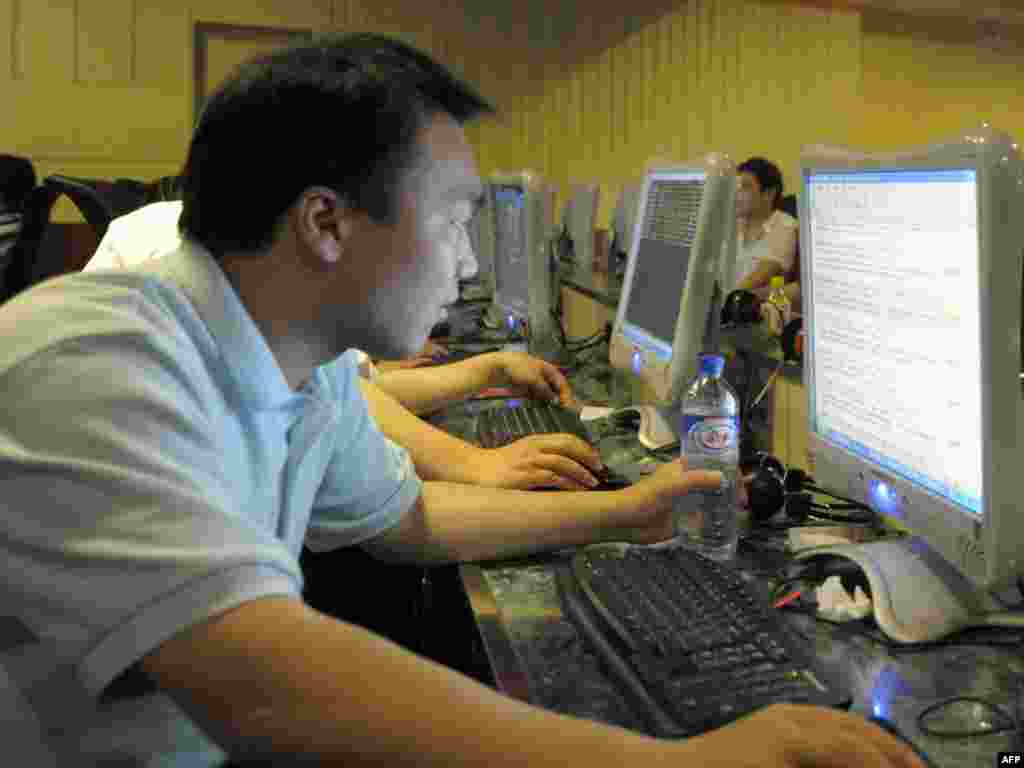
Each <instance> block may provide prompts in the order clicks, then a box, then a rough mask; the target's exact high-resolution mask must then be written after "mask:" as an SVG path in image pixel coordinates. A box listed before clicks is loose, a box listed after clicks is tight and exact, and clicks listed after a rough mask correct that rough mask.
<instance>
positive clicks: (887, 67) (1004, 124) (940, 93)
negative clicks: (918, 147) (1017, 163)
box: [856, 12, 1024, 147]
mask: <svg viewBox="0 0 1024 768" xmlns="http://www.w3.org/2000/svg"><path fill="white" fill-rule="evenodd" d="M863 28H864V30H863V49H864V95H865V100H864V113H863V116H862V118H863V119H862V121H861V123H860V125H859V126H858V130H857V131H856V136H857V139H858V140H859V141H860V142H862V143H863V145H864V146H866V147H900V146H907V145H915V144H919V143H921V142H922V141H941V140H943V139H946V138H949V137H951V136H954V135H956V134H958V133H961V132H962V131H963V130H965V129H966V128H969V127H971V126H976V125H978V124H979V123H981V122H982V121H989V122H991V124H992V125H994V126H995V127H997V128H999V129H1000V130H1003V131H1007V132H1008V133H1010V134H1011V135H1013V136H1014V137H1017V138H1022V137H1024V89H1022V88H1021V87H1020V86H1021V73H1022V72H1024V30H1022V29H1020V28H1010V29H1009V30H1008V32H1007V35H1006V48H1005V49H1004V50H993V49H992V48H991V47H990V46H987V45H983V44H979V34H978V28H977V27H976V26H975V25H974V24H972V23H970V22H965V21H962V20H956V19H908V18H907V17H905V16H897V15H893V14H886V13H881V12H873V13H865V14H864V21H863Z"/></svg>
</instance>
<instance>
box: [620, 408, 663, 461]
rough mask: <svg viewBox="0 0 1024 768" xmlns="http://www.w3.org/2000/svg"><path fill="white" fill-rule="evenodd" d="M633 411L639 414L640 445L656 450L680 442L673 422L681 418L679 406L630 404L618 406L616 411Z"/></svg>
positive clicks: (638, 436) (638, 432) (638, 433)
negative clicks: (623, 406) (622, 406)
mask: <svg viewBox="0 0 1024 768" xmlns="http://www.w3.org/2000/svg"><path fill="white" fill-rule="evenodd" d="M629 412H633V413H636V414H637V415H638V416H639V419H640V421H639V424H638V431H637V436H636V438H637V440H639V441H640V445H642V446H644V447H645V448H648V449H649V450H652V451H656V450H659V449H661V448H668V447H669V446H672V445H678V444H679V435H677V434H676V431H675V429H674V428H673V426H672V425H673V424H675V423H677V422H678V420H679V412H678V408H667V407H664V406H660V405H629V406H626V407H625V408H616V409H615V413H629Z"/></svg>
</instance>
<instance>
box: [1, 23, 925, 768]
mask: <svg viewBox="0 0 1024 768" xmlns="http://www.w3.org/2000/svg"><path fill="white" fill-rule="evenodd" d="M487 110H488V106H487V104H486V103H485V102H483V101H482V100H481V99H480V98H479V97H478V96H476V94H474V93H473V91H472V90H470V89H469V88H468V87H466V86H464V85H463V84H462V83H460V82H458V81H457V80H455V79H454V78H453V77H452V76H451V75H450V74H449V73H448V72H447V71H446V70H444V69H443V68H442V67H440V66H439V65H438V64H436V63H435V62H433V61H432V60H430V59H429V58H427V57H426V56H424V55H423V54H421V53H419V52H418V51H415V50H413V49H410V48H408V47H407V46H405V45H403V44H400V43H397V42H395V41H390V40H387V39H385V38H380V37H376V36H354V37H349V38H341V39H332V38H328V39H325V40H316V41H313V42H310V43H307V44H304V45H302V46H300V47H297V48H293V49H288V50H285V51H280V52H277V53H274V54H271V55H270V56H268V57H265V58H263V59H260V60H257V61H254V62H251V63H249V64H248V65H247V66H245V67H244V68H243V69H241V70H240V71H239V72H237V73H235V74H234V75H233V76H232V77H230V78H229V79H228V80H227V81H226V82H225V84H224V85H222V86H221V87H220V88H219V89H218V91H217V92H216V93H215V94H214V95H213V97H212V98H211V100H210V102H209V104H208V105H207V108H206V110H205V111H204V114H203V116H202V119H201V120H200V122H199V125H198V126H197V128H196V132H195V134H194V136H193V138H192V141H191V144H190V147H189V154H188V159H187V162H186V166H185V170H184V173H183V188H184V194H183V199H184V207H183V213H182V221H181V223H182V231H183V233H184V234H185V238H184V241H183V243H182V245H181V247H180V248H179V249H177V250H175V251H174V252H172V253H169V254H167V255H166V256H164V257H163V258H161V259H159V260H157V261H156V262H154V263H153V264H152V265H151V266H149V267H148V268H147V269H145V270H143V269H138V270H130V271H122V272H96V273H82V274H76V275H71V276H67V277H63V278H59V279H57V280H52V281H49V282H46V283H43V284H41V285H39V286H36V287H35V288H33V289H30V290H28V291H26V292H24V293H22V294H20V295H19V296H17V297H16V298H15V299H13V300H12V301H10V302H8V303H6V304H5V305H3V307H2V308H0V337H2V338H3V339H4V343H3V344H2V345H0V391H3V392H4V395H5V404H6V407H5V409H4V410H3V412H2V414H0V467H2V470H3V478H4V485H3V494H0V526H2V531H3V535H2V536H0V552H2V556H0V568H2V569H3V578H2V580H0V585H2V586H0V589H2V590H3V597H2V600H0V605H2V606H3V611H4V614H5V616H4V618H5V621H4V624H3V626H2V627H0V632H3V640H4V642H3V643H2V644H0V669H2V670H3V672H4V676H3V677H2V678H0V683H2V684H3V688H2V689H0V694H3V695H2V696H0V706H3V708H4V711H3V712H2V713H0V728H2V729H3V733H2V734H0V737H2V738H3V742H4V744H5V749H6V750H7V754H8V755H10V757H11V758H12V759H17V760H18V761H20V763H21V764H25V765H33V766H34V765H46V764H56V765H61V766H87V765H104V766H110V765H117V766H122V767H123V766H139V765H145V766H179V765H180V766H210V765H216V764H217V763H218V762H219V761H221V760H223V759H224V757H225V753H226V752H228V753H231V757H232V759H246V758H259V759H265V760H266V761H268V762H270V763H275V764H282V763H285V762H287V763H289V764H291V763H293V762H295V763H299V762H310V763H313V762H315V763H316V764H331V765H334V764H337V765H357V764H359V765H362V764H366V765H446V766H460V765H487V766H512V765H569V764H577V763H578V764H583V765H588V766H616V767H618V766H622V765H626V764H658V765H693V766H696V765H707V764H712V763H715V764H730V765H747V766H752V765H760V766H765V765H768V766H796V765H818V766H826V765H828V766H833V765H840V764H850V765H860V766H873V767H878V768H880V767H881V766H904V767H905V768H911V766H919V765H920V764H919V763H918V762H917V761H915V759H914V758H913V756H912V754H911V752H910V751H909V749H907V748H906V747H904V746H902V745H901V744H900V743H899V742H898V741H897V740H896V739H895V738H893V737H891V736H889V735H887V734H885V733H884V732H882V731H881V730H880V729H878V728H875V727H873V726H871V725H869V724H868V723H867V722H866V721H864V720H863V719H862V718H859V717H855V716H850V715H847V714H845V713H840V712H834V711H826V710H820V709H815V708H808V707H795V706H794V707H775V708H769V709H766V710H764V711H762V712H760V713H758V714H756V715H754V716H752V717H749V718H746V719H745V720H742V721H740V722H737V723H735V724H733V725H731V726H728V727H725V728H722V729H720V730H718V731H715V732H712V733H709V734H705V735H703V736H701V737H699V738H695V739H690V740H687V741H682V742H660V741H657V740H654V739H650V738H647V737H644V736H641V735H638V734H635V733H629V732H626V731H623V730H620V729H616V728H611V727H607V726H604V725H600V724H597V723H592V722H586V721H582V720H576V719H573V718H570V717H564V716H560V715H556V714H552V713H547V712H542V711H540V710H537V709H535V708H533V707H530V706H528V705H526V704H523V703H522V702H517V701H514V700H512V699H510V698H507V697H504V696H501V695H499V694H497V693H495V692H494V691H492V690H490V689H488V688H486V687H484V686H482V685H479V684H477V683H475V682H473V681H472V680H469V679H468V678H465V677H462V676H460V675H458V674H457V673H454V672H452V671H450V670H447V669H444V668H442V667H439V666H437V665H434V664H431V663H429V662H426V661H424V660H422V659H420V658H418V657H416V656H414V655H413V654H410V653H408V652H406V651H403V650H402V649H400V648H398V647H397V646H395V645H393V644H391V643H388V642H387V641H384V640H382V639H381V638H379V637H377V636H375V635H373V634H371V633H369V632H367V631H365V630H361V629H359V628H357V627H353V626H351V625H349V624H345V623H343V622H339V621H336V620H333V619H329V618H327V617H325V616H323V615H321V614H319V613H317V612H315V611H313V610H311V609H310V608H308V607H307V606H305V605H304V604H303V602H302V600H301V599H300V591H301V575H300V571H299V567H298V564H297V561H296V558H297V554H298V550H299V547H300V546H301V544H302V541H303V539H304V538H305V539H307V540H308V541H309V543H310V544H311V545H314V546H316V547H319V548H327V547H340V546H350V545H355V544H359V545H361V546H363V547H364V548H366V549H368V550H369V551H371V552H372V553H374V554H376V555H378V556H379V557H381V558H388V559H394V560H398V561H403V562H422V563H433V562H444V561H455V560H473V559H486V558H493V557H503V556H511V555H516V554H520V553H526V552H530V551H536V550H544V549H555V548H561V547H567V546H575V545H579V544H584V543H587V542H594V541H603V540H626V541H636V542H653V541H658V540H661V539H664V538H665V537H667V536H668V535H669V534H670V533H671V509H672V507H673V504H674V502H675V500H676V499H677V498H678V497H679V496H680V495H682V494H685V493H686V492H687V491H688V490H690V489H693V488H696V487H716V486H717V485H718V483H719V482H720V475H719V474H718V473H716V472H687V471H685V467H684V466H683V464H682V463H681V462H675V463H672V464H669V465H666V466H665V467H663V468H661V469H660V470H659V471H658V472H656V473H655V474H654V475H652V476H651V477H650V478H648V479H647V480H646V481H644V482H642V483H639V484H637V485H634V486H632V487H630V488H628V489H625V490H622V491H615V492H608V493H584V492H581V493H572V492H567V493H561V494H550V493H549V494H544V493H529V492H524V491H510V490H502V489H492V488H480V487H474V486H469V485H459V484H454V483H444V482H423V481H421V480H420V479H419V478H418V477H417V476H416V474H415V473H414V472H413V471H412V466H411V464H410V462H409V459H408V456H407V455H406V453H405V452H404V451H403V450H401V449H400V448H397V447H396V446H395V445H394V444H393V443H391V442H389V441H388V440H386V439H385V438H384V437H383V436H382V435H381V434H380V432H379V431H378V430H377V429H376V428H375V426H374V425H373V423H372V421H371V419H370V418H369V416H368V414H367V411H366V408H365V403H364V401H363V400H362V398H361V397H359V396H358V394H357V393H358V387H357V383H356V372H355V369H354V367H353V366H352V365H351V364H349V363H347V362H346V361H345V360H344V359H339V355H341V354H342V352H344V351H345V350H346V349H349V348H352V347H360V348H364V349H366V350H367V351H368V352H370V353H371V354H379V355H381V356H393V357H401V356H404V355H408V354H409V353H411V352H412V351H414V350H416V349H417V348H418V347H419V346H420V345H422V343H423V340H424V338H425V337H426V334H427V331H428V330H429V328H430V327H431V326H432V325H433V324H434V322H435V321H436V318H437V317H438V315H439V312H440V309H441V306H442V304H443V301H444V297H445V290H446V288H445V285H446V281H448V280H450V275H451V270H452V265H451V264H449V263H445V256H444V252H443V250H442V249H440V248H439V247H438V243H439V242H440V241H441V239H442V238H443V232H444V228H445V226H446V221H447V218H448V214H449V212H450V210H451V208H452V206H453V205H454V204H455V203H456V202H457V201H459V200H465V199H471V198H472V197H474V196H475V195H476V194H478V192H479V188H480V181H479V178H478V177H477V173H476V170H475V167H474V162H473V156H472V151H471V149H470V147H469V144H468V142H467V141H466V138H465V135H464V133H463V131H462V123H463V122H465V121H466V120H469V119H471V118H473V117H474V116H475V115H477V114H479V113H482V112H486V111H487ZM268 148H273V149H274V151H271V152H268V151H267V149H268ZM254 158H260V162H258V163H257V162H254ZM267 179H272V180H273V183H266V180H267ZM481 510H486V513H482V512H481ZM371 587H372V585H367V584H339V585H338V588H339V589H367V588H371ZM381 599H382V600H386V599H387V596H386V595H381ZM755 743H756V744H757V745H758V749H757V750H756V751H753V750H750V748H749V746H750V744H755ZM12 744H16V745H17V747H18V749H19V750H24V751H19V753H18V754H17V755H14V754H13V753H11V752H10V745H12ZM837 755H838V757H837Z"/></svg>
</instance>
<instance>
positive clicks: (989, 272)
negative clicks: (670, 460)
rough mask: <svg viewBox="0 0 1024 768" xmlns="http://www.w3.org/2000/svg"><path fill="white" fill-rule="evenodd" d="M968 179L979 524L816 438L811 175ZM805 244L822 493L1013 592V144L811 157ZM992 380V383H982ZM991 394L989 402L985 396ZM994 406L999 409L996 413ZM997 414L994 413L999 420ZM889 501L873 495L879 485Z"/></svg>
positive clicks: (997, 141) (1016, 335)
mask: <svg viewBox="0 0 1024 768" xmlns="http://www.w3.org/2000/svg"><path fill="white" fill-rule="evenodd" d="M895 168H899V169H908V170H914V169H922V170H924V169H927V170H936V169H943V170H944V169H952V170H955V169H964V170H973V171H974V172H975V173H976V174H977V177H976V178H977V189H978V194H977V204H978V237H979V250H978V253H979V270H980V275H979V277H980V280H979V291H980V296H979V300H980V306H981V307H982V308H983V310H984V309H985V308H987V309H988V311H983V312H982V317H981V323H980V332H981V365H982V388H983V397H982V498H983V503H982V509H983V518H982V520H980V521H979V520H977V519H976V518H972V517H971V516H969V515H967V514H965V513H964V512H963V511H962V510H961V509H959V508H957V507H956V506H954V505H953V504H952V503H951V502H949V501H947V500H945V499H943V498H942V497H940V496H938V495H937V494H935V493H932V492H930V491H928V490H927V489H925V488H923V487H921V486H919V485H918V484H916V483H913V482H912V481H910V480H907V479H905V478H902V477H900V476H898V475H895V474H894V473H891V472H887V471H885V470H884V469H882V468H881V467H879V466H878V465H876V464H874V463H873V462H871V461H869V460H867V459H863V458H861V457H858V456H855V455H854V454H852V453H851V452H849V451H847V450H845V449H844V448H841V447H840V446H838V445H836V444H834V443H832V442H830V441H828V440H826V439H824V438H823V437H822V436H821V435H819V434H817V433H816V432H814V431H813V417H814V410H813V409H814V405H813V401H814V393H815V382H814V343H813V339H814V315H813V307H812V306H811V304H812V297H813V292H814V282H813V281H814V275H813V245H812V241H811V239H810V238H811V232H810V226H811V221H810V210H809V205H810V195H809V194H808V190H807V185H808V175H809V174H810V173H828V172H830V171H834V172H844V171H850V170H869V171H870V170H886V169H895ZM800 178H801V188H802V194H801V196H800V237H801V243H802V246H801V252H802V256H801V285H802V291H801V293H802V302H803V317H804V333H805V344H804V361H803V377H804V387H805V390H806V395H807V403H808V434H807V450H808V464H809V466H810V468H811V470H812V473H813V474H814V475H815V477H816V478H817V479H818V483H819V485H824V486H826V487H830V488H832V489H835V490H839V491H840V492H841V493H844V494H847V495H851V496H852V497H853V498H855V499H857V500H858V501H862V502H864V503H869V504H871V506H872V507H873V508H875V509H876V510H877V511H878V512H880V513H882V514H884V515H888V516H890V517H892V518H893V519H895V520H897V521H899V523H900V524H901V525H903V526H905V527H906V528H908V529H909V530H910V531H911V532H913V533H914V534H915V535H918V536H920V537H921V538H923V539H924V540H925V541H926V542H927V543H928V545H929V546H930V547H931V548H933V549H934V550H935V551H937V552H938V553H939V554H940V555H941V556H942V557H943V558H944V559H945V560H947V561H948V562H950V563H951V564H953V565H954V566H955V567H956V568H957V569H958V570H959V571H960V572H961V573H962V574H964V575H965V576H966V577H967V578H968V579H970V580H971V581H972V582H974V583H975V584H976V585H978V586H979V587H983V588H995V587H998V586H1002V585H1005V584H1008V583H1010V582H1011V581H1012V580H1013V579H1014V578H1015V577H1016V576H1017V575H1018V574H1020V573H1021V571H1022V567H1021V564H1020V563H1021V560H1020V558H1021V557H1024V551H1022V552H1020V553H1019V554H1018V553H1017V551H1016V550H1017V549H1022V550H1024V516H1022V515H1020V514H1018V513H1017V501H1016V499H1017V493H1016V489H1015V485H1016V483H1015V480H1016V475H1017V474H1018V473H1019V472H1020V461H1019V460H1020V458H1021V451H1020V448H1019V445H1018V438H1017V435H1018V434H1020V430H1021V426H1022V415H1024V409H1022V407H1021V390H1020V383H1019V367H1020V360H1021V355H1020V328H1021V324H1020V320H1021V246H1022V242H1024V241H1022V237H1021V235H1022V231H1024V228H1022V226H1021V223H1020V221H1019V216H1020V214H1019V211H1020V210H1024V207H1022V206H1021V203H1022V196H1021V191H1022V187H1021V180H1022V178H1024V176H1022V166H1021V162H1020V158H1019V155H1018V153H1017V145H1016V144H1015V143H1014V142H1013V140H1012V139H1010V137H1008V136H1006V135H1004V134H999V133H997V132H995V131H992V130H989V129H985V130H981V131H977V132H972V133H970V134H967V135H965V136H964V137H962V138H960V139H958V140H956V141H952V142H946V143H942V144H936V145H932V146H927V147H921V148H917V149H911V150H906V151H901V152H891V153H872V154H866V153H859V152H854V151H851V150H848V149H842V148H836V147H823V146H815V147H809V148H806V149H805V150H804V152H803V156H802V161H801V174H800ZM985 372H988V375H987V376H986V375H985ZM986 393H987V396H985V395H986ZM996 403H998V404H999V406H998V408H997V407H995V405H994V404H996ZM996 411H998V412H996ZM879 482H881V483H884V484H885V485H886V486H887V487H888V488H889V489H890V490H891V494H890V497H889V498H890V501H888V502H883V501H882V500H881V499H880V498H877V497H876V496H874V495H873V494H872V491H873V490H874V489H875V488H877V483H879Z"/></svg>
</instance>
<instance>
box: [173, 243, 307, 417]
mask: <svg viewBox="0 0 1024 768" xmlns="http://www.w3.org/2000/svg"><path fill="white" fill-rule="evenodd" d="M158 272H159V275H160V276H161V277H164V278H166V279H168V280H170V281H171V282H173V283H174V284H175V285H177V286H178V287H179V288H180V289H181V290H182V291H183V292H184V293H185V294H186V295H187V296H188V297H189V299H190V300H191V302H192V305H193V306H194V307H195V310H196V312H197V313H198V315H199V317H200V318H201V319H202V321H203V323H204V324H205V325H206V327H207V329H208V330H209V332H210V335H211V336H212V337H213V340H214V343H215V344H216V346H217V349H218V352H219V353H220V357H221V360H222V361H223V363H224V365H225V369H226V373H227V375H228V376H229V377H230V378H231V380H232V382H233V383H234V386H235V389H236V391H237V392H238V394H239V396H240V398H241V400H242V401H243V402H244V403H245V404H246V405H248V406H249V407H250V408H253V409H258V410H265V409H277V408H283V407H287V406H291V405H294V404H295V403H296V401H297V400H301V399H303V397H302V396H301V395H297V394H296V393H295V392H293V391H292V389H291V387H289V386H288V381H287V379H285V376H284V372H283V371H282V370H281V367H280V366H279V365H278V364H277V359H276V358H275V357H274V355H273V353H272V352H271V351H270V346H269V345H268V344H267V341H266V339H265V338H264V337H263V334H262V333H261V332H260V330H259V328H258V327H257V325H256V323H255V322H254V321H253V319H252V317H251V316H250V315H249V312H248V311H247V310H246V308H245V306H244V305H243V304H242V301H241V299H240V298H239V297H238V294H237V293H236V292H235V289H234V288H233V287H232V285H231V283H229V282H228V279H227V277H226V276H225V275H224V272H223V270H222V269H221V267H220V265H219V264H218V263H217V262H216V261H215V260H214V258H213V256H212V255H211V254H210V252H209V251H207V250H206V249H205V248H204V247H203V246H201V245H200V244H199V243H196V242H194V241H191V240H188V239H186V238H183V239H182V241H181V245H180V246H179V247H178V248H177V249H176V250H174V251H172V252H170V253H168V254H167V255H166V256H164V257H163V258H161V259H160V260H159V267H158Z"/></svg>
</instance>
